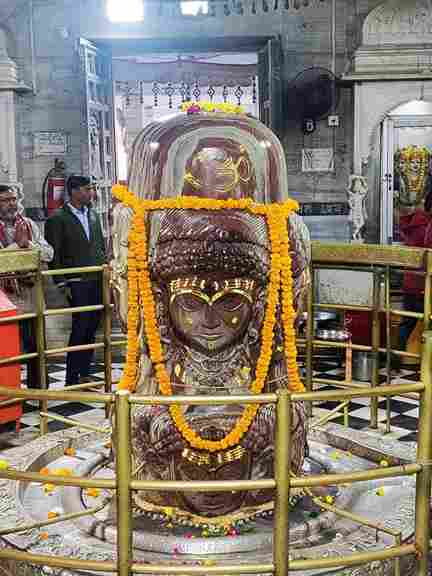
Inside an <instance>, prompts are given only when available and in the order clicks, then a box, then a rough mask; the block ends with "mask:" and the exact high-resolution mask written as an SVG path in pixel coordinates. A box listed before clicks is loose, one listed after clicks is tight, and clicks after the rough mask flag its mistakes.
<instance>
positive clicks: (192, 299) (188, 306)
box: [175, 294, 206, 312]
mask: <svg viewBox="0 0 432 576" xmlns="http://www.w3.org/2000/svg"><path fill="white" fill-rule="evenodd" d="M175 303H176V304H177V306H180V308H182V309H183V310H184V311H185V312H197V311H198V310H201V308H202V307H203V306H204V305H205V304H206V301H205V300H204V299H203V298H200V296H198V295H196V294H179V295H178V296H177V297H176V299H175Z"/></svg>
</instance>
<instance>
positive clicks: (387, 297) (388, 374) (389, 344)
mask: <svg viewBox="0 0 432 576" xmlns="http://www.w3.org/2000/svg"><path fill="white" fill-rule="evenodd" d="M384 292H385V329H386V378H387V381H386V384H387V386H390V384H391V364H392V362H391V361H392V355H391V348H392V342H391V316H390V314H391V301H390V266H386V268H385V275H384ZM386 433H390V398H389V397H388V396H387V398H386Z"/></svg>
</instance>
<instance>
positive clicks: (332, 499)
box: [324, 494, 334, 504]
mask: <svg viewBox="0 0 432 576" xmlns="http://www.w3.org/2000/svg"><path fill="white" fill-rule="evenodd" d="M324 502H325V503H326V504H333V502H334V498H333V496H330V494H327V496H326V497H325V498H324Z"/></svg>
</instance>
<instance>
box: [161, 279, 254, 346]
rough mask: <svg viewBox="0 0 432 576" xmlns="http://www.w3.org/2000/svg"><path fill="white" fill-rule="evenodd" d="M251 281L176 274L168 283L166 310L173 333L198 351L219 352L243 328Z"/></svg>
mask: <svg viewBox="0 0 432 576" xmlns="http://www.w3.org/2000/svg"><path fill="white" fill-rule="evenodd" d="M254 287H255V283H254V281H253V280H249V279H245V278H241V279H239V278H237V279H236V278H227V279H224V280H217V279H216V278H215V277H214V276H199V277H193V278H179V279H177V280H174V281H172V282H171V283H170V286H169V297H170V302H169V313H170V317H171V321H172V323H173V327H174V330H175V332H176V334H177V336H178V337H179V338H180V339H181V340H183V342H184V343H186V344H188V345H190V346H191V347H192V348H196V349H197V350H200V351H201V352H207V353H210V354H213V353H217V352H220V351H221V350H223V349H225V348H227V347H228V346H230V345H231V344H233V343H235V342H236V341H237V340H238V339H239V338H240V337H241V336H242V335H243V334H244V332H245V330H246V328H247V326H248V324H249V321H250V318H251V313H252V305H253V295H254Z"/></svg>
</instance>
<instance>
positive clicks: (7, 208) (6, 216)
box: [0, 184, 54, 388]
mask: <svg viewBox="0 0 432 576" xmlns="http://www.w3.org/2000/svg"><path fill="white" fill-rule="evenodd" d="M20 248H22V249H32V250H39V252H40V257H41V261H42V262H50V261H51V260H52V258H53V254H54V251H53V249H52V248H51V246H50V245H49V244H48V242H46V240H45V239H44V237H43V236H42V234H41V231H40V230H39V228H38V226H37V224H35V223H34V222H33V220H30V218H26V217H25V216H23V215H22V214H21V213H20V210H19V203H18V194H17V192H16V190H14V188H13V187H11V186H9V185H7V184H1V185H0V249H1V250H19V249H20ZM0 288H1V289H3V291H4V292H5V293H6V294H7V296H8V297H9V299H10V300H11V301H12V302H13V303H14V304H15V305H16V306H17V309H18V314H23V313H25V312H34V299H33V297H32V296H33V290H32V286H31V283H29V281H28V280H26V281H24V280H9V279H6V280H3V281H0ZM20 327H21V336H22V343H23V349H24V352H26V353H30V352H35V350H36V339H35V332H34V326H33V321H32V320H24V321H23V322H21V323H20ZM27 386H28V388H39V371H38V359H37V358H36V359H34V360H30V361H29V362H28V364H27Z"/></svg>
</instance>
